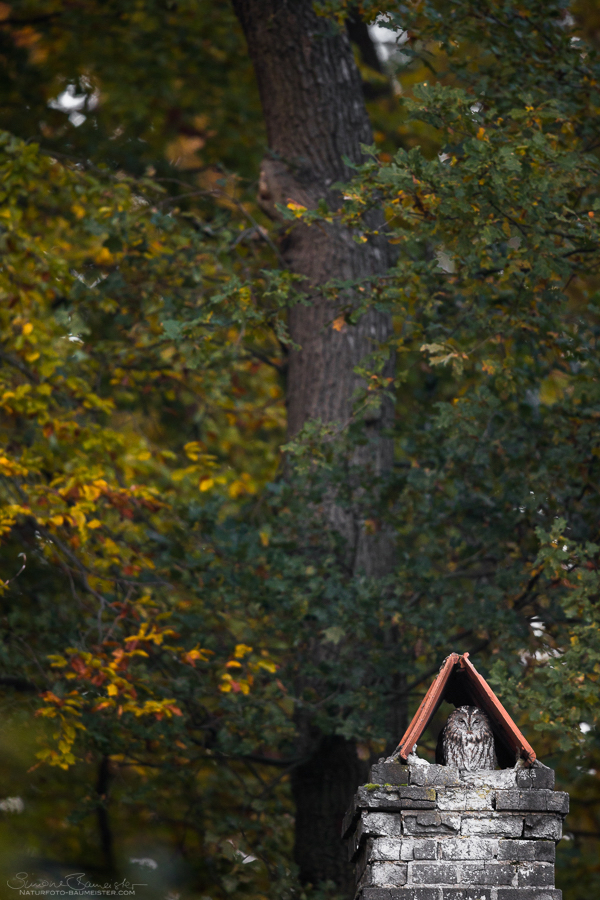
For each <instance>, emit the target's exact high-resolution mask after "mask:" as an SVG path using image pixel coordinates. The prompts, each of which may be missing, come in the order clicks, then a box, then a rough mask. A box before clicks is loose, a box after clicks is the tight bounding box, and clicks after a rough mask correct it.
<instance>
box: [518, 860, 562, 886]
mask: <svg viewBox="0 0 600 900" xmlns="http://www.w3.org/2000/svg"><path fill="white" fill-rule="evenodd" d="M517 881H518V885H519V887H554V866H553V864H552V863H543V862H533V863H523V864H522V865H521V866H519V870H518V879H517Z"/></svg>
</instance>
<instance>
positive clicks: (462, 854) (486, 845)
mask: <svg viewBox="0 0 600 900" xmlns="http://www.w3.org/2000/svg"><path fill="white" fill-rule="evenodd" d="M439 845H440V853H441V858H442V859H448V860H467V859H476V860H479V861H482V862H483V861H485V860H486V859H494V858H495V857H496V856H497V855H498V840H494V839H492V838H483V837H459V838H446V840H443V841H439ZM532 859H533V857H532Z"/></svg>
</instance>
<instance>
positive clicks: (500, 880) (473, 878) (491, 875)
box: [459, 862, 517, 887]
mask: <svg viewBox="0 0 600 900" xmlns="http://www.w3.org/2000/svg"><path fill="white" fill-rule="evenodd" d="M516 874H517V868H516V866H515V865H514V864H511V863H503V862H485V863H469V862H467V863H462V864H461V866H460V868H459V875H460V879H459V880H460V881H461V882H464V883H465V884H472V885H475V884H481V885H489V886H490V887H499V886H500V885H503V884H511V885H512V884H513V883H514V881H515V876H516Z"/></svg>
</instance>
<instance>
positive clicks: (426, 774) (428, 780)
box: [408, 765, 460, 787]
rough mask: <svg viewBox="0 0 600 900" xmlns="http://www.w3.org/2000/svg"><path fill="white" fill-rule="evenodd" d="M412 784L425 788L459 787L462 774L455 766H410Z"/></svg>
mask: <svg viewBox="0 0 600 900" xmlns="http://www.w3.org/2000/svg"><path fill="white" fill-rule="evenodd" d="M408 769H409V772H410V776H409V778H410V783H411V784H416V785H422V786H424V787H444V786H445V785H459V784H460V773H459V771H458V769H455V768H454V767H453V766H438V765H423V766H408Z"/></svg>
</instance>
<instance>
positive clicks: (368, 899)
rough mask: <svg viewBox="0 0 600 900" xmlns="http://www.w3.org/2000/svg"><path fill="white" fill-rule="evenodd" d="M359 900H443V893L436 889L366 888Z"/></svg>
mask: <svg viewBox="0 0 600 900" xmlns="http://www.w3.org/2000/svg"><path fill="white" fill-rule="evenodd" d="M357 900H441V891H440V889H439V888H436V887H433V888H432V887H426V888H423V887H405V888H395V889H394V888H376V887H365V888H363V890H362V894H360V895H359V898H357Z"/></svg>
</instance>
